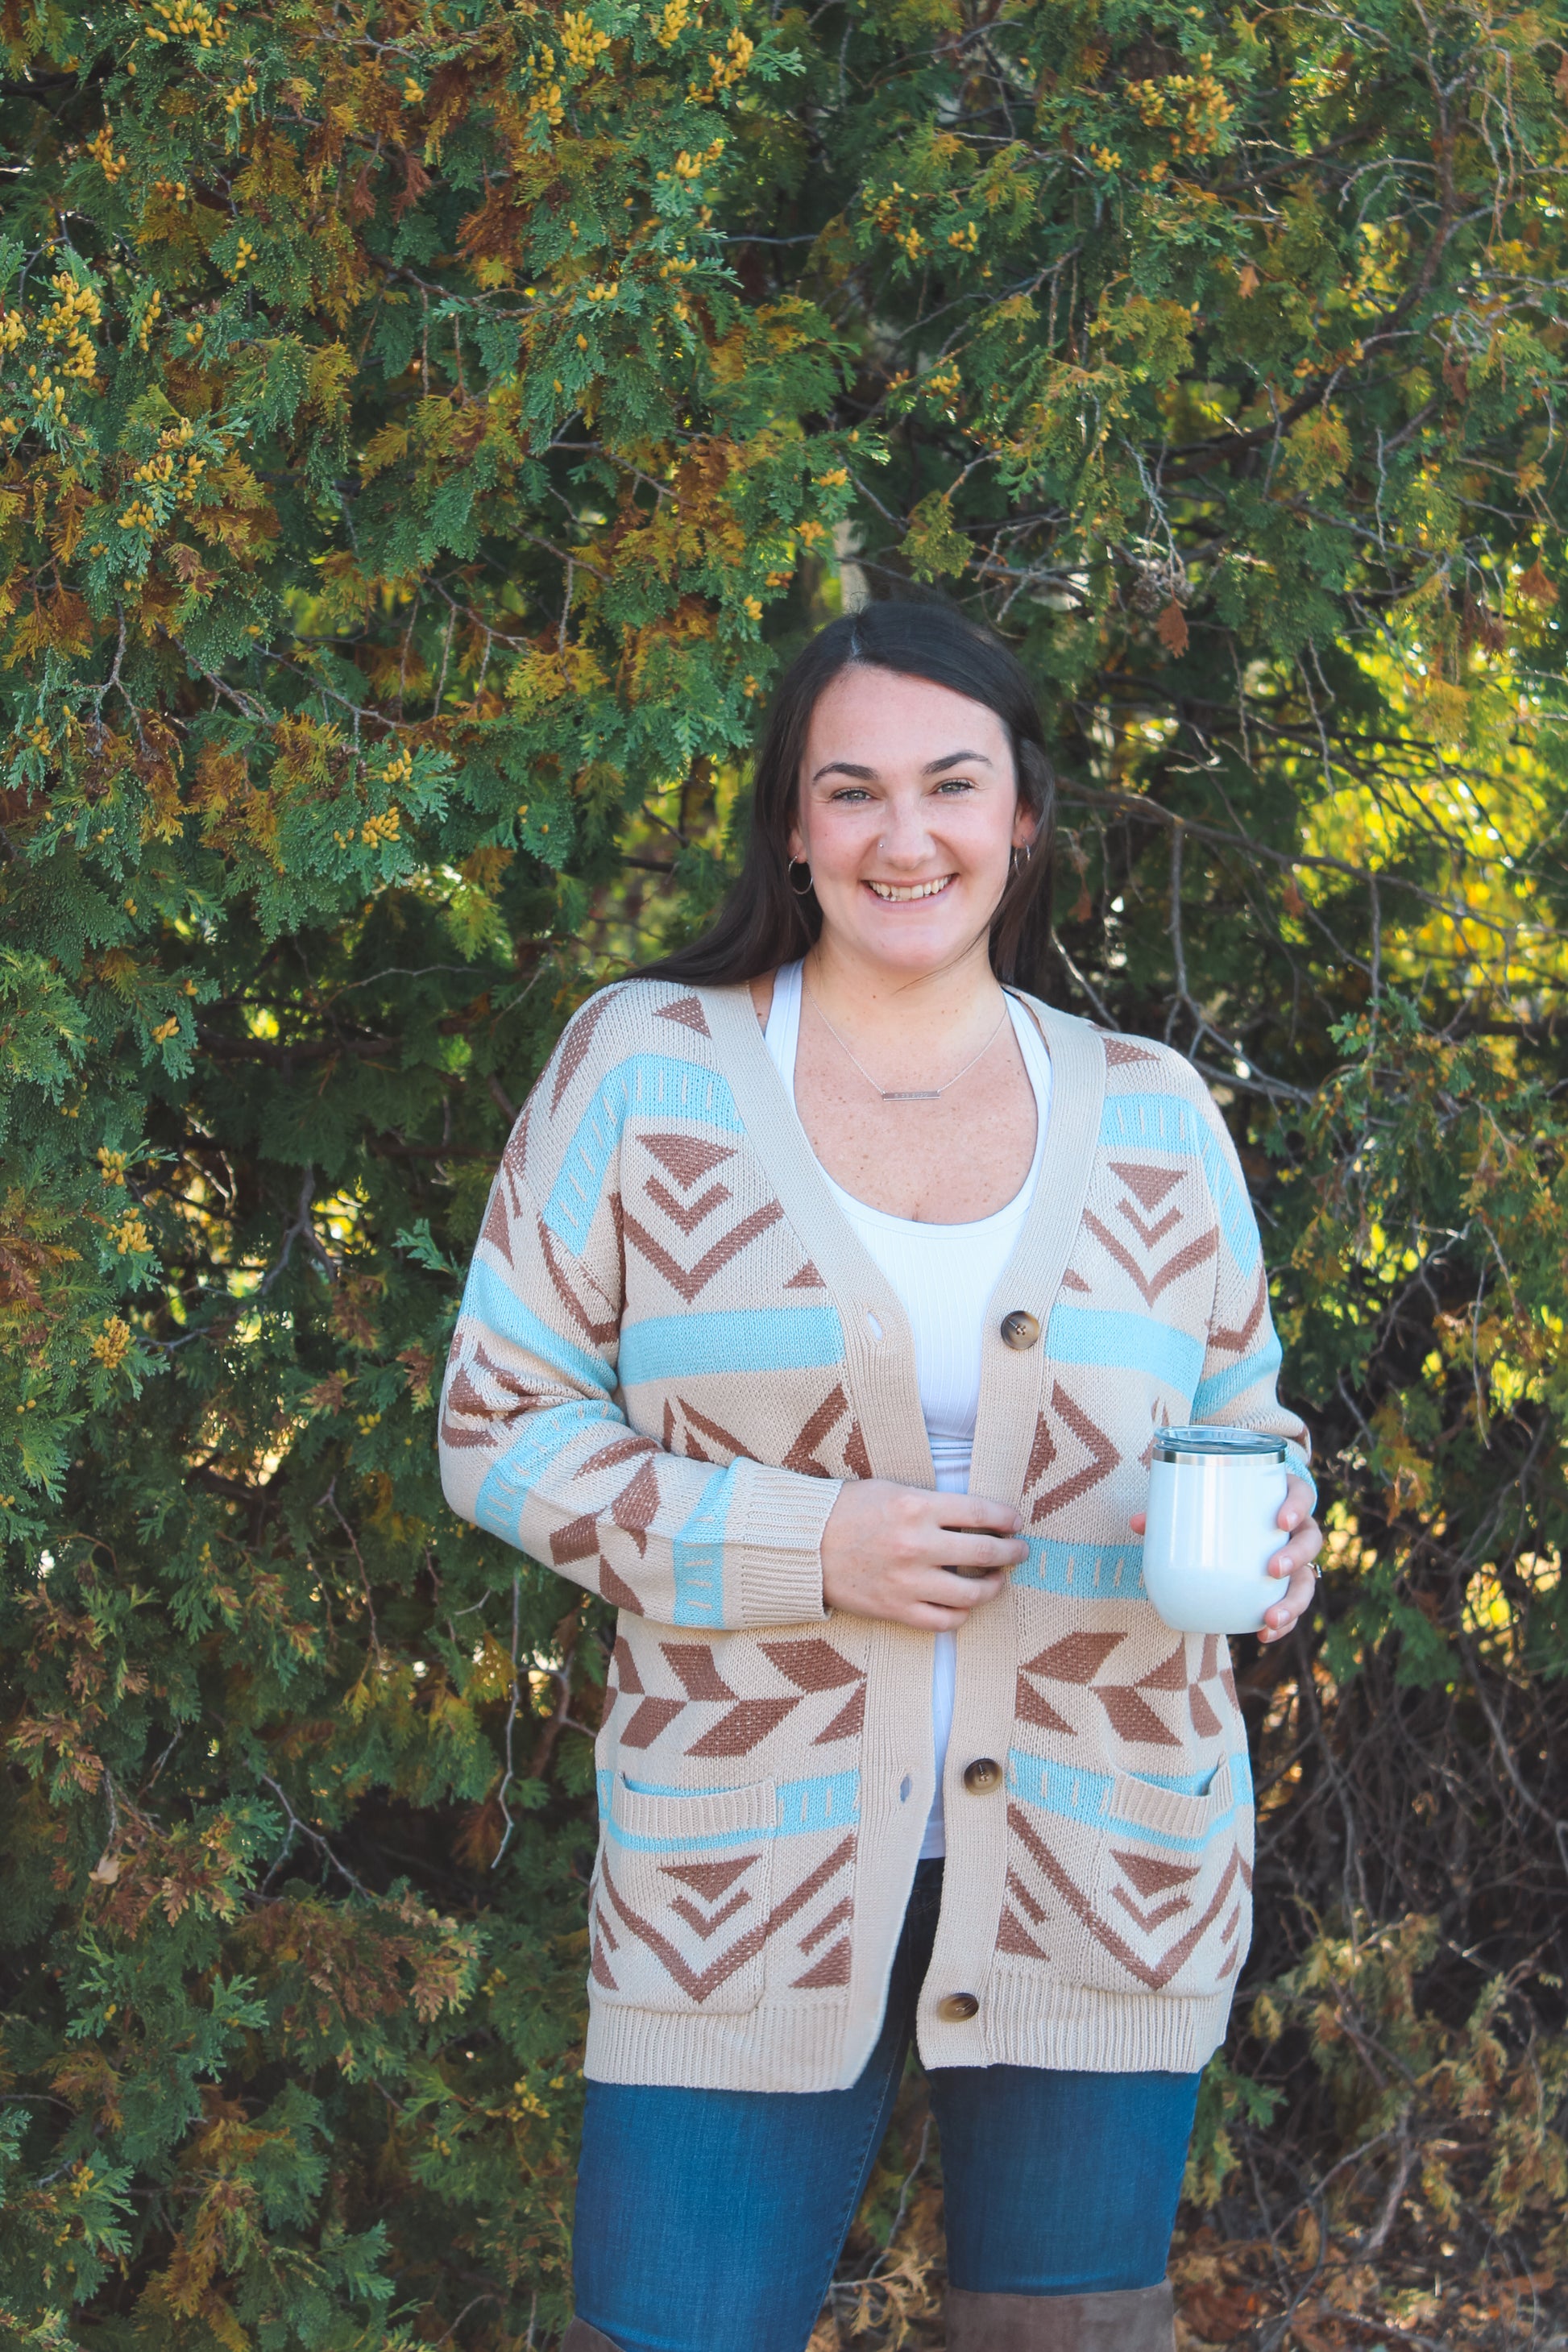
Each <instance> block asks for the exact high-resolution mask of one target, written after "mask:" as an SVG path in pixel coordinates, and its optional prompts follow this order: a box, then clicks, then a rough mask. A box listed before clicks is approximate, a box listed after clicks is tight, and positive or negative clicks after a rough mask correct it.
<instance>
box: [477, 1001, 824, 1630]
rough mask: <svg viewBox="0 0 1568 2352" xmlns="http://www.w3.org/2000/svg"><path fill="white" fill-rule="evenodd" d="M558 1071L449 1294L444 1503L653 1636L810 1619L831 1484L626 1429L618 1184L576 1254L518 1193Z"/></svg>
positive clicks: (592, 1216)
mask: <svg viewBox="0 0 1568 2352" xmlns="http://www.w3.org/2000/svg"><path fill="white" fill-rule="evenodd" d="M583 1020H584V1015H583V1014H579V1016H578V1021H579V1022H582V1021H583ZM575 1025H576V1024H574V1026H575ZM571 1037H572V1032H571V1031H570V1030H569V1031H568V1033H567V1039H566V1040H563V1044H566V1045H568V1048H569V1050H570V1040H571ZM579 1059H581V1055H579ZM555 1070H556V1065H555V1064H552V1066H551V1068H550V1069H547V1070H546V1072H545V1074H544V1076H543V1077H542V1079H541V1080H540V1084H539V1086H538V1087H536V1088H535V1090H534V1093H533V1095H532V1096H531V1097H530V1100H529V1102H528V1103H527V1104H526V1105H525V1107H524V1109H523V1112H522V1116H521V1118H520V1120H519V1121H518V1124H517V1127H516V1128H515V1129H513V1132H512V1136H511V1139H510V1142H509V1143H508V1145H507V1149H506V1152H505V1155H504V1157H503V1159H502V1160H501V1165H500V1170H499V1171H498V1172H497V1176H496V1180H495V1182H494V1184H493V1186H492V1187H491V1190H490V1195H489V1204H488V1207H487V1209H486V1213H485V1218H484V1223H483V1225H482V1227H481V1229H480V1233H479V1241H478V1244H476V1247H475V1250H474V1256H473V1262H472V1265H470V1267H469V1271H468V1282H467V1285H466V1286H465V1288H464V1292H463V1301H462V1306H461V1308H460V1310H459V1313H458V1327H457V1330H456V1332H455V1334H454V1336H453V1339H452V1346H451V1350H450V1354H449V1357H448V1360H447V1373H446V1379H445V1381H444V1382H443V1385H442V1391H441V1419H440V1459H441V1484H442V1487H443V1490H444V1491H445V1494H446V1497H447V1502H448V1503H449V1504H450V1506H451V1507H452V1509H453V1510H454V1511H456V1512H457V1513H458V1517H461V1518H465V1519H468V1520H470V1521H471V1522H472V1523H473V1524H474V1525H475V1526H476V1527H480V1528H485V1529H486V1530H487V1531H488V1532H489V1534H491V1535H494V1536H499V1537H500V1538H502V1539H503V1540H504V1541H506V1542H507V1543H510V1544H513V1545H515V1546H516V1547H517V1548H518V1549H520V1550H521V1551H524V1552H526V1553H527V1554H528V1555H529V1556H530V1558H531V1559H536V1560H539V1561H541V1562H542V1563H543V1565H545V1566H546V1567H549V1568H553V1569H556V1570H559V1571H560V1573H561V1574H562V1575H563V1576H566V1577H570V1578H571V1579H572V1580H574V1582H576V1583H578V1584H582V1585H584V1586H586V1588H587V1589H588V1590H589V1591H592V1592H597V1593H599V1594H601V1595H602V1596H603V1597H604V1598H605V1600H606V1601H611V1602H613V1603H614V1604H615V1605H616V1607H617V1608H621V1609H629V1610H633V1611H635V1612H637V1614H638V1615H639V1616H645V1617H648V1618H651V1619H653V1620H654V1621H655V1622H658V1623H660V1624H667V1625H682V1624H703V1625H708V1626H722V1627H742V1626H753V1625H787V1624H798V1623H801V1622H804V1621H805V1620H807V1619H821V1618H823V1617H824V1616H826V1609H825V1606H824V1602H823V1597H822V1554H821V1547H822V1532H823V1528H825V1526H826V1521H827V1517H828V1514H829V1512H830V1511H831V1510H832V1508H833V1506H834V1503H835V1502H836V1501H837V1496H838V1491H839V1486H840V1484H841V1483H842V1482H841V1481H839V1480H837V1479H825V1478H818V1477H813V1476H809V1475H805V1474H804V1473H802V1472H798V1471H793V1470H782V1469H777V1468H774V1467H773V1466H772V1465H768V1464H765V1463H761V1462H754V1461H751V1460H749V1459H747V1458H745V1457H743V1456H742V1457H741V1458H739V1459H737V1460H735V1461H733V1462H731V1463H730V1464H729V1465H723V1466H716V1465H714V1464H713V1463H711V1462H707V1461H700V1460H695V1459H689V1458H688V1457H687V1456H685V1455H684V1454H675V1453H672V1452H670V1451H669V1450H668V1447H666V1446H664V1445H661V1444H658V1442H657V1441H656V1440H655V1439H654V1438H653V1437H652V1436H650V1435H648V1434H647V1433H645V1432H640V1431H637V1430H636V1429H633V1428H632V1427H631V1425H630V1423H629V1422H628V1420H627V1418H626V1412H625V1409H624V1404H623V1401H622V1398H621V1395H620V1391H619V1387H618V1381H617V1372H616V1363H617V1357H618V1353H619V1347H620V1332H621V1312H622V1306H623V1259H622V1254H621V1236H620V1200H619V1192H618V1186H617V1185H616V1180H615V1169H614V1167H613V1165H612V1166H610V1167H607V1168H606V1170H605V1173H604V1177H603V1181H602V1185H601V1189H600V1192H599V1195H598V1197H597V1199H596V1200H595V1202H592V1203H589V1204H588V1205H587V1209H586V1211H585V1213H584V1219H583V1220H582V1224H583V1232H582V1234H581V1241H582V1246H581V1248H580V1249H579V1248H574V1247H572V1246H570V1245H569V1244H568V1243H567V1242H566V1241H565V1240H563V1238H562V1236H561V1234H560V1233H559V1232H557V1231H554V1230H552V1223H551V1222H550V1221H549V1220H547V1218H546V1217H545V1215H544V1214H543V1213H542V1210H541V1208H540V1206H539V1202H538V1200H537V1198H536V1195H535V1192H534V1190H533V1187H532V1184H531V1181H530V1172H531V1171H530V1163H531V1161H532V1160H535V1159H536V1158H537V1157H538V1156H541V1155H542V1156H543V1157H544V1158H545V1160H546V1161H548V1158H549V1152H550V1145H549V1139H548V1136H547V1135H546V1134H543V1133H542V1132H541V1130H542V1129H547V1127H548V1124H549V1108H548V1102H549V1096H548V1094H547V1087H549V1084H550V1081H551V1079H552V1072H554V1071H555ZM555 1091H556V1098H557V1099H559V1087H557V1088H556V1090H555ZM531 1123H532V1125H533V1127H534V1129H535V1135H534V1139H533V1140H532V1142H531V1140H530V1133H529V1130H530V1125H531ZM546 1172H547V1171H546ZM556 1222H557V1223H559V1222H560V1221H559V1220H557V1221H556Z"/></svg>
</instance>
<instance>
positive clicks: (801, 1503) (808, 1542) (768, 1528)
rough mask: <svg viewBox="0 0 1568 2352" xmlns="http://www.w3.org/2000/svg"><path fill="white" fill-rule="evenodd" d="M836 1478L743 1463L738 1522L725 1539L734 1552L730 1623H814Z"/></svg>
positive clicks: (822, 1611) (821, 1604)
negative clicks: (735, 1610) (735, 1604)
mask: <svg viewBox="0 0 1568 2352" xmlns="http://www.w3.org/2000/svg"><path fill="white" fill-rule="evenodd" d="M842 1484H843V1481H842V1480H841V1479H838V1478H808V1477H805V1475H803V1474H802V1473H801V1472H800V1471H798V1470H773V1469H770V1468H769V1466H768V1465H766V1464H765V1463H762V1462H753V1463H751V1464H749V1465H747V1475H746V1478H745V1486H744V1492H743V1494H742V1497H741V1509H740V1511H739V1513H738V1514H737V1517H738V1521H739V1524H738V1525H737V1526H736V1527H735V1528H734V1531H733V1533H732V1534H731V1536H730V1537H729V1538H728V1540H729V1541H730V1542H731V1543H733V1544H734V1546H735V1548H736V1549H737V1551H738V1552H739V1554H740V1564H739V1570H738V1579H739V1592H738V1600H739V1614H738V1615H737V1616H734V1617H732V1618H731V1621H730V1622H731V1623H735V1624H740V1625H744V1626H752V1625H800V1624H805V1623H806V1622H817V1623H820V1622H821V1621H822V1619H823V1618H825V1617H826V1614H827V1609H826V1603H825V1601H823V1598H822V1531H823V1529H824V1528H826V1525H827V1517H828V1514H829V1512H830V1511H831V1510H832V1508H833V1506H834V1504H835V1503H836V1502H837V1500H838V1489H839V1487H840V1486H841V1485H842Z"/></svg>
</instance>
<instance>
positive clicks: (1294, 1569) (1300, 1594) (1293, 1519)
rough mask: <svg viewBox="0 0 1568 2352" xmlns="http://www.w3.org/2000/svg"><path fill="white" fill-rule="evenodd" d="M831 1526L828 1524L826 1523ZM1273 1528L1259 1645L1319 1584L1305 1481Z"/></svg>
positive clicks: (1296, 1484) (1136, 1528)
mask: <svg viewBox="0 0 1568 2352" xmlns="http://www.w3.org/2000/svg"><path fill="white" fill-rule="evenodd" d="M828 1524H829V1525H830V1526H831V1524H832V1522H831V1521H829V1523H828ZM1130 1524H1131V1528H1132V1532H1133V1534H1134V1535H1135V1536H1141V1535H1142V1532H1143V1530H1144V1528H1146V1527H1147V1526H1148V1524H1149V1515H1148V1513H1147V1512H1146V1511H1134V1512H1133V1514H1132V1517H1131V1523H1130ZM1274 1524H1275V1526H1276V1527H1279V1528H1287V1529H1288V1530H1289V1532H1290V1540H1289V1543H1288V1544H1287V1545H1286V1546H1285V1549H1284V1550H1283V1551H1280V1552H1277V1553H1276V1554H1275V1556H1274V1558H1273V1559H1271V1560H1270V1561H1269V1563H1268V1573H1269V1575H1270V1576H1278V1577H1280V1578H1289V1583H1288V1584H1287V1585H1286V1587H1285V1590H1284V1591H1283V1592H1282V1593H1281V1594H1280V1595H1279V1600H1278V1601H1275V1603H1274V1605H1273V1607H1272V1608H1271V1609H1266V1610H1265V1611H1264V1612H1263V1628H1262V1631H1261V1632H1260V1633H1259V1634H1258V1640H1259V1641H1260V1642H1282V1641H1283V1640H1284V1639H1285V1636H1286V1634H1287V1633H1289V1631H1290V1628H1291V1626H1292V1625H1293V1624H1294V1623H1295V1622H1296V1620H1297V1618H1298V1617H1300V1614H1301V1612H1302V1611H1303V1610H1304V1609H1306V1608H1307V1607H1308V1606H1309V1604H1310V1601H1311V1598H1312V1595H1313V1593H1314V1592H1315V1591H1317V1587H1318V1580H1317V1578H1316V1577H1315V1576H1314V1575H1313V1573H1312V1562H1313V1561H1314V1560H1315V1559H1317V1557H1318V1554H1319V1553H1320V1552H1321V1550H1322V1549H1323V1530H1322V1528H1321V1527H1320V1526H1319V1525H1318V1522H1317V1520H1316V1519H1315V1518H1314V1517H1312V1490H1311V1488H1310V1486H1308V1484H1307V1482H1306V1480H1305V1479H1304V1478H1298V1477H1297V1476H1296V1475H1295V1474H1294V1473H1293V1472H1291V1473H1289V1474H1288V1475H1287V1476H1286V1480H1285V1500H1284V1501H1283V1502H1282V1503H1281V1504H1280V1506H1279V1517H1278V1519H1276V1521H1275V1522H1274Z"/></svg>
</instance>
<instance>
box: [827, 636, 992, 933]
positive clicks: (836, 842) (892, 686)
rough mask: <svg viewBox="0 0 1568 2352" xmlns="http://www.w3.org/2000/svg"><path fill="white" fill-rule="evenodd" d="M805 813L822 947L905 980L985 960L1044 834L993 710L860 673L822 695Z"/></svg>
mask: <svg viewBox="0 0 1568 2352" xmlns="http://www.w3.org/2000/svg"><path fill="white" fill-rule="evenodd" d="M797 812H798V813H797V816H796V821H795V824H794V826H793V827H792V828H791V832H790V836H789V847H790V855H791V856H792V857H800V858H804V859H805V861H806V863H807V864H808V865H809V866H810V867H811V876H812V881H813V883H814V885H815V887H816V898H817V904H818V905H819V906H820V907H821V908H822V922H823V937H824V944H825V945H826V946H827V947H828V948H829V949H831V950H837V951H839V952H846V951H847V953H849V954H850V955H852V956H855V957H858V958H864V959H866V960H868V961H870V962H872V963H874V964H878V965H881V966H883V967H885V968H886V969H887V970H888V971H889V972H897V973H899V974H900V975H901V976H904V977H906V978H909V977H915V976H918V975H920V974H921V973H925V972H930V971H939V970H942V968H943V967H945V966H947V965H950V964H952V962H954V961H956V960H957V959H958V958H960V957H961V956H963V954H964V952H965V951H966V950H971V949H973V948H975V947H976V946H978V947H979V948H980V949H981V950H982V951H984V940H985V936H986V931H987V928H988V926H989V924H990V921H991V917H992V915H993V914H994V911H995V907H996V902H997V900H998V899H999V898H1000V897H1001V895H1002V892H1003V889H1004V888H1005V885H1006V880H1007V872H1008V863H1009V860H1010V858H1011V856H1012V853H1013V851H1014V849H1015V848H1018V847H1022V846H1023V845H1025V844H1026V843H1028V842H1031V841H1032V840H1033V838H1034V833H1035V819H1034V818H1033V817H1032V816H1031V815H1030V814H1029V812H1028V810H1027V809H1026V808H1025V807H1024V806H1023V805H1022V803H1020V801H1019V798H1018V791H1017V779H1016V774H1015V772H1014V766H1013V754H1012V751H1011V749H1010V748H1009V745H1008V740H1007V731H1006V729H1005V727H1004V726H1003V724H1002V721H1001V719H999V718H998V717H997V716H996V713H995V712H994V710H990V709H987V708H986V706H985V705H984V703H982V702H971V701H970V700H969V698H968V697H967V696H966V695H962V694H954V693H952V691H951V690H950V689H949V688H947V687H944V686H931V685H930V684H928V682H927V681H926V680H925V679H924V678H918V677H903V676H902V675H901V674H900V673H899V672H897V671H894V670H886V669H873V668H870V667H863V666H859V665H856V666H853V667H850V668H848V669H845V670H841V671H840V673H839V675H838V676H837V677H836V678H835V679H834V681H833V683H832V685H831V686H830V687H828V688H826V690H825V691H824V692H823V693H822V694H821V695H819V696H818V698H817V701H816V709H814V710H813V712H812V714H811V724H810V728H809V730H808V731H807V735H806V742H805V760H804V761H803V762H802V767H801V780H800V798H799V801H798V803H797ZM795 878H799V877H795Z"/></svg>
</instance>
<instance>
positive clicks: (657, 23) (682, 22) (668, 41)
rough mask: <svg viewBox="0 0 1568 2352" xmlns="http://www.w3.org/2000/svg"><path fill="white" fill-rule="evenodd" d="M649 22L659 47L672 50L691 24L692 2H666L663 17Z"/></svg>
mask: <svg viewBox="0 0 1568 2352" xmlns="http://www.w3.org/2000/svg"><path fill="white" fill-rule="evenodd" d="M647 21H648V24H649V26H650V27H651V29H652V32H653V37H654V39H655V40H656V41H657V42H658V45H659V47H660V48H661V49H672V48H673V47H675V44H676V42H677V41H679V38H680V36H681V35H682V33H684V32H685V30H686V27H687V26H688V25H689V23H690V22H691V0H666V6H665V9H664V13H663V14H662V16H650V17H649V18H648V20H647Z"/></svg>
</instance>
